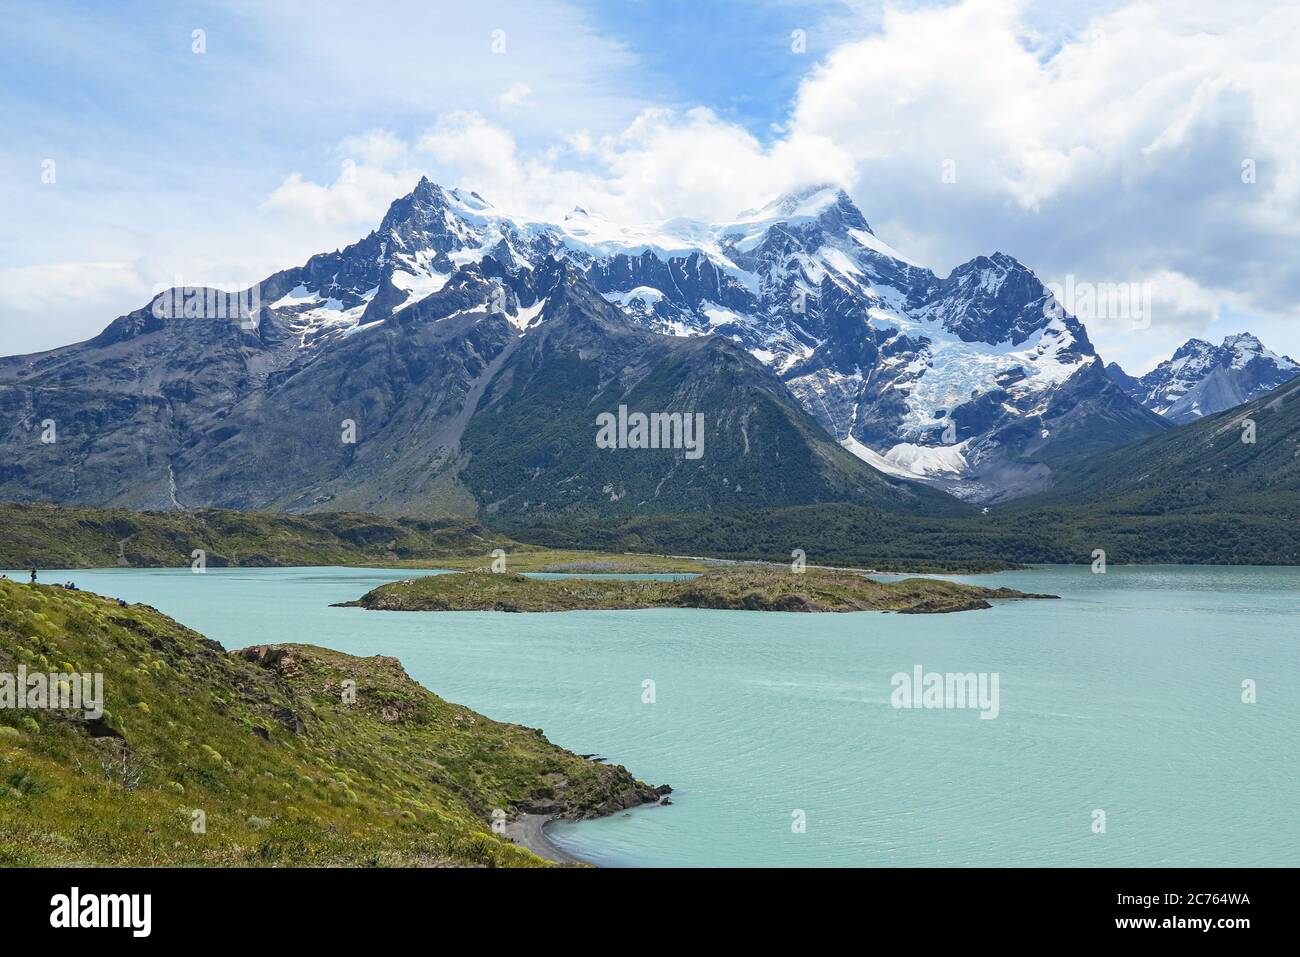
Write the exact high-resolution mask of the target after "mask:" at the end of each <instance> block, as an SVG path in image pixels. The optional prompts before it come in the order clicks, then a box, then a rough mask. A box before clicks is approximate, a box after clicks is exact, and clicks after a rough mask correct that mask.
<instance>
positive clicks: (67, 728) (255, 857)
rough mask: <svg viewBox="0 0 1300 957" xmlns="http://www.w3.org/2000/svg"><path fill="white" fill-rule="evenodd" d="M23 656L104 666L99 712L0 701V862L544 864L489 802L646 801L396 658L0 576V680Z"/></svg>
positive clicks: (78, 668) (88, 667)
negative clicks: (213, 632) (241, 646)
mask: <svg viewBox="0 0 1300 957" xmlns="http://www.w3.org/2000/svg"><path fill="white" fill-rule="evenodd" d="M24 665H25V666H26V668H27V670H28V673H29V674H30V673H35V672H41V673H49V672H75V673H82V672H101V673H102V674H103V692H104V702H105V704H104V711H105V713H104V716H103V718H102V719H101V720H98V721H95V720H87V719H86V717H85V715H84V713H83V712H81V711H76V712H72V711H53V710H46V709H40V710H35V709H28V710H18V709H15V708H12V707H6V708H0V864H5V865H19V866H68V865H114V866H115V865H139V866H158V865H279V866H300V865H311V866H327V865H393V866H408V865H417V866H423V865H489V866H496V865H538V864H541V863H542V861H541V859H540V858H537V857H535V856H534V855H533V854H531V853H530V852H528V851H526V850H524V849H522V848H519V847H516V846H515V845H513V844H511V843H510V842H508V841H506V840H505V839H503V838H500V837H498V836H496V835H495V834H493V833H492V830H491V823H490V822H491V817H492V812H493V810H494V809H497V808H499V809H501V810H503V811H506V812H507V813H508V814H513V813H515V812H516V811H528V812H535V813H545V814H553V815H557V816H560V817H570V818H580V817H590V816H596V815H598V814H602V813H609V812H612V811H615V810H619V809H622V808H624V807H629V806H634V805H636V804H639V803H643V802H646V801H651V800H655V799H656V798H657V797H658V795H657V793H656V792H655V791H654V790H653V789H651V788H649V787H647V786H646V785H644V784H641V783H640V782H638V781H635V780H634V779H633V778H632V777H631V775H629V774H628V773H627V772H626V771H625V770H624V769H623V768H621V767H615V766H608V765H604V764H600V763H596V762H592V761H588V760H584V759H583V758H580V757H578V756H577V755H574V754H571V753H570V752H568V751H565V750H563V749H561V748H558V747H555V746H554V745H552V744H550V743H549V742H548V741H547V740H546V738H545V737H543V736H542V733H541V731H539V730H536V729H530V728H524V727H520V726H517V725H510V724H502V723H500V722H497V721H492V720H490V719H488V718H485V717H483V716H482V715H479V714H475V713H474V712H473V711H470V710H469V709H468V708H463V707H460V706H458V705H454V704H450V703H448V702H446V701H443V700H442V699H441V698H438V697H437V696H436V695H434V694H432V693H430V692H429V691H427V690H425V689H424V688H422V687H421V686H419V685H418V684H416V683H415V682H414V681H412V680H411V679H410V678H408V677H407V675H406V673H405V672H404V671H403V670H402V667H401V664H400V663H399V662H398V661H397V660H396V659H393V658H384V657H374V658H365V659H362V658H354V657H351V656H349V655H345V654H340V653H338V652H333V651H327V650H324V649H320V648H313V647H310V646H306V645H277V646H262V647H258V648H250V649H245V650H244V651H242V652H234V653H227V652H226V651H224V650H223V649H222V648H221V646H220V645H218V644H217V643H216V642H214V641H210V640H208V639H205V638H204V637H203V636H202V635H199V634H197V633H196V632H193V631H191V630H189V629H188V628H185V627H184V626H182V625H180V624H178V623H176V622H175V621H172V620H171V619H170V618H167V617H166V616H165V615H162V614H160V613H159V612H157V611H155V610H153V609H151V608H148V607H146V606H141V605H131V606H128V607H120V606H119V605H118V604H117V603H116V602H114V601H110V600H108V599H105V598H101V597H99V596H96V595H91V594H88V593H84V592H72V591H64V590H63V589H61V588H57V587H52V586H28V585H18V584H15V583H13V582H8V581H0V672H3V673H8V674H11V675H12V674H16V673H17V671H18V668H19V666H24ZM348 681H351V682H355V703H346V702H345V701H344V693H343V692H344V688H345V684H344V683H345V682H348ZM196 811H199V812H202V814H203V816H204V824H205V830H206V833H196V832H195V822H196V815H195V812H196Z"/></svg>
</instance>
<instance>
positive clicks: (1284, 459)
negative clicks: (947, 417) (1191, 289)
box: [1026, 380, 1300, 523]
mask: <svg viewBox="0 0 1300 957" xmlns="http://www.w3.org/2000/svg"><path fill="white" fill-rule="evenodd" d="M1252 427H1253V435H1252V434H1251V431H1252ZM1243 438H1253V441H1249V442H1247V441H1243ZM1037 501H1039V500H1038V499H1035V500H1031V501H1029V502H1026V504H1027V505H1032V504H1035V503H1036V502H1037ZM1041 501H1045V502H1069V503H1071V505H1072V506H1074V507H1076V508H1083V507H1092V508H1096V509H1099V510H1102V511H1105V512H1109V513H1136V514H1164V513H1167V512H1176V511H1196V512H1240V513H1255V514H1257V515H1260V516H1271V517H1273V518H1274V519H1276V520H1277V521H1279V522H1283V523H1286V522H1291V521H1294V520H1295V518H1296V517H1297V515H1298V514H1300V380H1292V381H1291V382H1288V383H1286V384H1285V385H1282V386H1280V387H1278V388H1277V389H1275V390H1273V391H1272V392H1270V393H1268V394H1267V395H1264V396H1261V397H1259V398H1257V399H1254V400H1252V401H1250V402H1247V403H1246V404H1244V405H1241V406H1238V407H1236V408H1233V409H1229V410H1227V411H1224V412H1219V413H1216V414H1215V415H1211V416H1206V417H1205V418H1203V419H1199V420H1197V421H1195V422H1193V423H1191V424H1188V425H1185V426H1183V427H1181V428H1178V429H1174V430H1172V431H1169V432H1165V433H1164V434H1162V435H1158V436H1156V437H1154V438H1151V439H1148V440H1147V441H1145V442H1141V443H1138V444H1136V445H1133V446H1129V447H1127V448H1124V449H1117V450H1113V451H1109V452H1106V453H1104V454H1101V455H1098V456H1096V457H1094V458H1091V459H1089V460H1087V461H1084V462H1082V463H1080V464H1078V465H1077V466H1076V472H1075V474H1073V475H1072V477H1071V478H1070V480H1069V481H1068V482H1063V483H1062V484H1061V485H1060V486H1059V487H1058V488H1057V489H1054V490H1053V491H1052V492H1050V493H1047V494H1046V495H1044V496H1042V498H1041Z"/></svg>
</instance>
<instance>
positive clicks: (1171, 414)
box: [1108, 333, 1300, 424]
mask: <svg viewBox="0 0 1300 957" xmlns="http://www.w3.org/2000/svg"><path fill="white" fill-rule="evenodd" d="M1108 371H1111V375H1112V378H1114V379H1115V381H1116V382H1117V383H1118V384H1119V385H1120V387H1121V388H1123V389H1124V391H1125V392H1126V393H1127V394H1128V395H1129V396H1130V397H1132V398H1133V399H1136V400H1137V401H1138V402H1140V403H1142V405H1144V406H1145V407H1146V408H1148V409H1150V410H1152V411H1153V412H1157V413H1159V414H1160V415H1162V416H1164V417H1165V418H1167V419H1169V420H1170V421H1171V422H1177V423H1180V424H1181V423H1184V422H1192V421H1194V420H1196V419H1199V418H1202V417H1203V416H1207V415H1213V414H1214V413H1216V412H1222V411H1224V410H1225V409H1231V408H1233V407H1234V406H1238V405H1241V404H1242V403H1244V402H1249V401H1251V400H1252V399H1255V398H1257V397H1259V396H1261V395H1263V394H1264V393H1266V392H1271V391H1272V390H1274V389H1276V388H1277V387H1278V386H1280V385H1282V384H1283V383H1286V382H1290V381H1291V380H1292V379H1294V378H1295V377H1296V376H1297V375H1300V364H1297V363H1296V362H1295V361H1294V360H1293V359H1291V358H1289V357H1287V356H1281V355H1278V354H1277V353H1275V352H1270V351H1269V350H1268V349H1266V348H1264V344H1263V343H1261V342H1260V341H1259V340H1258V339H1257V338H1255V337H1254V336H1252V335H1251V334H1250V333H1241V334H1239V335H1235V336H1228V337H1227V338H1225V339H1224V340H1223V342H1222V344H1220V345H1218V346H1216V345H1213V344H1212V343H1209V342H1206V341H1205V340H1204V339H1188V340H1187V342H1185V343H1183V344H1182V345H1181V346H1179V347H1178V350H1177V351H1176V352H1175V353H1174V354H1173V356H1172V357H1170V358H1169V359H1166V360H1165V361H1164V362H1162V363H1160V364H1159V365H1158V366H1156V367H1155V368H1154V369H1152V370H1151V371H1150V372H1148V373H1147V374H1146V375H1144V376H1142V377H1141V378H1134V377H1133V376H1130V375H1128V374H1126V373H1125V372H1124V370H1122V369H1120V368H1119V366H1117V365H1115V364H1114V363H1111V366H1110V367H1108Z"/></svg>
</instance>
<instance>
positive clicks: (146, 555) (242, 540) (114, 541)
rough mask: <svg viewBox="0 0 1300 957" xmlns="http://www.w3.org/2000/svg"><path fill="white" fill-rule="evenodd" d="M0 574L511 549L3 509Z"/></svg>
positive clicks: (385, 561) (275, 523)
mask: <svg viewBox="0 0 1300 957" xmlns="http://www.w3.org/2000/svg"><path fill="white" fill-rule="evenodd" d="M0 529H3V531H0V568H28V567H32V566H33V565H34V566H36V567H38V568H77V567H91V568H103V567H111V566H115V565H130V566H135V567H139V566H152V567H164V568H166V567H170V568H176V567H184V566H186V565H189V564H190V562H191V560H192V559H191V555H192V553H193V551H194V550H195V549H203V550H204V551H205V552H206V554H207V563H208V565H209V566H212V567H222V566H226V565H240V566H246V567H259V566H276V565H363V564H367V563H375V564H381V565H391V564H396V563H399V562H402V561H418V560H425V559H430V558H433V557H436V556H439V555H446V554H464V553H467V552H475V553H480V554H487V553H488V552H490V551H491V550H492V549H493V548H498V547H503V548H508V547H511V546H512V545H513V544H514V543H512V542H511V541H510V540H509V539H508V538H506V537H505V536H504V535H501V534H498V533H495V532H491V531H489V530H487V529H486V528H484V527H483V526H482V525H480V524H478V523H477V522H475V521H473V520H472V519H463V518H447V519H433V520H424V519H411V518H396V519H394V518H381V517H378V516H374V515H361V514H356V513H349V512H337V513H324V512H322V513H318V514H313V515H283V514H275V513H271V512H237V511H230V510H227V509H198V510H195V511H175V512H131V511H127V510H125V509H102V508H80V507H63V506H56V505H41V504H31V503H0Z"/></svg>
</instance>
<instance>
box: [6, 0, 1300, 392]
mask: <svg viewBox="0 0 1300 957" xmlns="http://www.w3.org/2000/svg"><path fill="white" fill-rule="evenodd" d="M0 16H3V19H4V23H5V29H4V31H3V32H2V33H0V74H3V78H2V79H3V82H2V84H0V88H2V89H3V91H4V92H3V96H2V97H0V130H3V132H4V136H3V138H2V139H0V209H3V210H4V215H3V216H0V353H6V354H9V353H17V352H27V351H34V350H38V349H42V348H49V347H53V346H56V345H60V344H64V343H66V342H70V341H75V340H78V339H83V338H86V337H88V336H90V335H93V334H94V333H96V332H97V331H98V330H99V329H100V328H102V327H103V326H104V325H105V324H106V323H107V322H108V321H110V320H111V319H112V318H113V317H114V316H116V315H118V314H120V313H122V312H124V311H127V310H129V309H131V308H135V307H137V306H139V305H140V304H141V303H142V302H144V301H146V300H147V298H148V295H149V293H150V291H151V289H152V288H154V287H155V286H157V285H158V284H160V283H164V282H168V281H170V280H172V279H174V278H175V277H183V278H184V279H185V280H186V281H191V282H205V283H212V284H231V283H251V282H255V281H257V280H259V279H261V278H263V277H264V276H265V275H267V274H269V273H270V272H273V271H275V270H277V269H279V268H283V267H285V266H288V265H292V264H296V263H299V262H301V261H303V260H305V259H306V258H307V257H308V256H310V255H311V254H313V253H315V252H319V251H321V250H323V249H329V248H334V247H336V246H339V245H344V244H346V243H348V242H350V241H352V240H355V239H356V238H358V237H360V236H361V235H364V233H365V232H367V231H368V230H369V229H370V228H372V227H373V226H374V224H375V223H376V222H377V221H378V219H379V217H380V216H381V215H382V213H383V210H384V208H385V207H386V205H387V203H388V202H389V201H391V200H392V199H393V198H395V197H396V196H397V195H400V194H401V193H403V192H406V191H407V190H409V189H410V187H411V185H413V183H414V181H415V178H417V177H418V176H419V175H421V174H427V175H429V176H430V177H431V178H433V179H435V180H436V181H439V182H444V183H448V184H453V183H455V184H460V185H465V186H468V187H470V188H475V189H478V190H479V191H480V192H482V193H483V194H484V195H485V196H487V197H488V198H489V199H491V200H493V201H494V202H496V203H497V204H498V205H502V206H505V207H506V208H509V209H512V210H517V211H519V212H521V213H525V214H528V215H534V216H551V215H555V214H556V213H557V212H559V211H562V210H564V209H568V208H570V207H572V206H573V205H579V204H581V205H584V206H586V207H588V208H594V209H596V210H598V211H603V212H605V213H606V214H607V215H610V216H611V217H614V218H624V219H656V218H664V217H666V216H671V215H685V216H692V217H697V218H704V219H709V218H724V217H729V216H730V215H733V214H734V213H736V212H738V211H739V210H740V209H741V208H744V207H746V206H751V205H757V204H758V203H761V202H763V201H765V200H766V199H768V198H770V196H771V195H774V194H775V193H776V192H779V191H781V190H782V189H785V188H791V187H794V186H797V185H801V184H803V183H806V182H808V181H818V180H824V179H830V180H835V181H839V182H841V183H842V184H843V185H844V186H845V187H846V188H848V189H849V190H850V192H851V193H852V195H853V196H854V198H855V199H856V200H857V202H858V204H859V205H860V206H861V208H862V209H863V212H864V214H865V215H866V217H867V219H868V220H869V221H870V222H871V223H872V225H873V227H874V228H875V229H876V231H877V232H878V233H879V234H880V235H881V236H882V237H883V238H885V239H886V240H887V241H888V242H890V243H891V244H892V245H894V246H895V247H897V248H899V249H901V250H902V251H904V252H905V253H907V254H909V255H910V256H912V257H913V258H914V259H917V260H919V261H922V262H925V263H927V264H929V265H931V266H932V267H933V268H935V269H937V270H938V271H940V272H941V273H945V272H947V271H948V270H949V269H951V268H952V267H953V266H954V265H957V264H958V263H960V262H963V261H965V260H966V259H969V258H971V257H972V256H975V255H977V254H980V253H988V252H992V251H994V250H995V249H997V250H1002V251H1005V252H1008V253H1011V254H1012V255H1015V256H1017V257H1018V258H1019V259H1021V260H1022V261H1024V262H1025V263H1026V264H1028V265H1029V266H1031V267H1032V268H1034V269H1035V270H1036V271H1037V272H1038V273H1039V274H1040V276H1042V277H1043V278H1044V279H1053V280H1058V281H1059V280H1062V279H1063V278H1064V277H1065V276H1066V275H1073V276H1076V277H1077V279H1079V280H1081V281H1094V282H1099V283H1100V282H1134V283H1146V284H1148V285H1149V286H1150V287H1151V288H1153V289H1154V290H1155V301H1156V306H1157V308H1156V309H1154V310H1153V321H1152V323H1151V328H1149V329H1134V328H1131V327H1128V326H1124V325H1123V324H1120V325H1115V326H1110V327H1108V326H1107V325H1106V324H1105V323H1104V322H1098V323H1097V324H1096V326H1095V328H1094V324H1092V323H1090V324H1089V326H1090V330H1091V331H1092V334H1093V338H1094V340H1095V341H1096V342H1097V343H1098V345H1099V348H1101V349H1102V351H1103V353H1104V354H1105V355H1106V356H1107V357H1108V358H1111V357H1114V358H1119V359H1120V360H1121V361H1122V362H1123V363H1124V364H1125V365H1126V367H1129V368H1133V369H1139V370H1140V369H1142V368H1144V367H1147V366H1149V365H1150V364H1151V363H1152V362H1154V361H1155V360H1156V359H1157V358H1159V357H1160V356H1162V355H1167V354H1168V353H1169V352H1170V351H1172V349H1173V348H1174V347H1175V346H1176V345H1177V344H1179V343H1180V342H1181V341H1183V340H1184V339H1186V338H1187V337H1188V336H1190V335H1200V336H1202V337H1205V338H1213V339H1218V338H1221V337H1222V336H1223V335H1226V334H1228V333H1231V332H1237V331H1240V330H1241V329H1243V328H1250V329H1252V330H1254V331H1257V332H1258V333H1259V334H1260V335H1261V337H1262V338H1264V340H1265V342H1266V343H1267V344H1269V345H1270V346H1272V347H1274V348H1275V349H1278V350H1279V351H1290V352H1291V353H1292V354H1293V355H1295V354H1300V334H1297V331H1296V329H1295V322H1294V303H1295V302H1296V301H1297V294H1300V265H1297V264H1295V263H1294V255H1293V253H1294V249H1295V245H1294V241H1295V239H1296V238H1297V227H1296V223H1297V222H1300V215H1297V213H1300V185H1298V184H1300V174H1297V157H1300V135H1298V133H1297V120H1296V117H1297V116H1300V102H1297V97H1298V96H1300V94H1297V92H1296V91H1297V90H1300V76H1297V75H1296V68H1295V67H1294V65H1293V61H1295V60H1297V59H1298V58H1297V57H1296V56H1294V54H1295V52H1296V50H1297V49H1298V48H1300V43H1297V42H1296V41H1297V39H1298V38H1300V24H1298V20H1297V16H1296V15H1295V14H1291V13H1288V12H1287V11H1286V10H1285V9H1280V10H1278V9H1274V7H1273V6H1272V5H1270V4H1260V5H1258V6H1254V7H1253V8H1252V4H1250V3H1247V4H1245V5H1234V6H1232V7H1231V8H1230V9H1225V7H1224V5H1222V4H1212V3H1208V2H1206V3H1202V2H1199V0H1190V2H1184V3H1177V4H1174V3H1166V2H1162V0H1147V2H1133V3H1127V4H1126V3H1118V2H1108V3H1102V4H1097V3H1079V2H1073V0H1066V2H1055V3H1041V2H1038V3H1035V2H1014V0H959V2H949V3H942V4H935V3H895V4H884V3H877V2H874V0H861V2H851V0H845V2H841V0H798V2H785V0H750V2H745V3H741V2H733V0H710V2H694V3H688V2H679V0H660V2H652V0H606V2H587V0H531V2H527V3H504V2H490V0H484V2H476V3H474V4H464V3H458V4H457V3H428V2H406V0H391V2H381V0H375V2H372V3H368V4H366V5H364V6H358V5H356V4H342V3H338V4H328V3H321V4H309V3H305V2H304V3H295V2H287V3H277V4H265V3H256V2H231V3H197V4H193V3H192V4H179V3H175V4H174V3H132V4H120V5H119V4H115V5H104V4H98V3H58V2H54V3H45V4H41V5H35V4H17V3H14V4H8V3H6V4H4V5H3V10H0ZM796 29H797V30H803V31H805V33H806V37H807V48H806V51H804V52H796V51H794V50H792V47H791V33H792V31H793V30H796ZM196 30H202V31H203V43H204V50H203V52H200V53H196V52H194V49H193V48H194V45H195V41H194V39H193V37H194V31H196ZM494 31H504V32H503V34H501V35H500V37H501V38H502V39H503V41H504V43H503V48H502V49H501V50H500V52H493V49H492V46H493V41H494V38H495V37H497V36H498V35H497V34H495V33H494ZM498 46H502V44H498ZM1247 160H1249V161H1250V162H1251V163H1252V164H1254V169H1255V170H1256V177H1257V178H1256V180H1254V181H1253V182H1251V183H1249V184H1245V183H1243V182H1242V175H1241V164H1242V163H1243V162H1244V161H1247ZM50 162H52V163H53V167H52V169H53V172H54V177H53V182H46V181H43V173H46V171H47V170H48V169H50V167H49V163H50ZM945 162H951V163H952V164H953V167H954V168H955V169H956V170H957V171H958V173H957V176H956V181H955V182H952V183H948V182H944V181H942V180H941V179H940V175H939V170H940V168H941V165H942V164H943V163H945ZM48 178H49V177H48V175H46V176H45V179H48Z"/></svg>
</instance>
